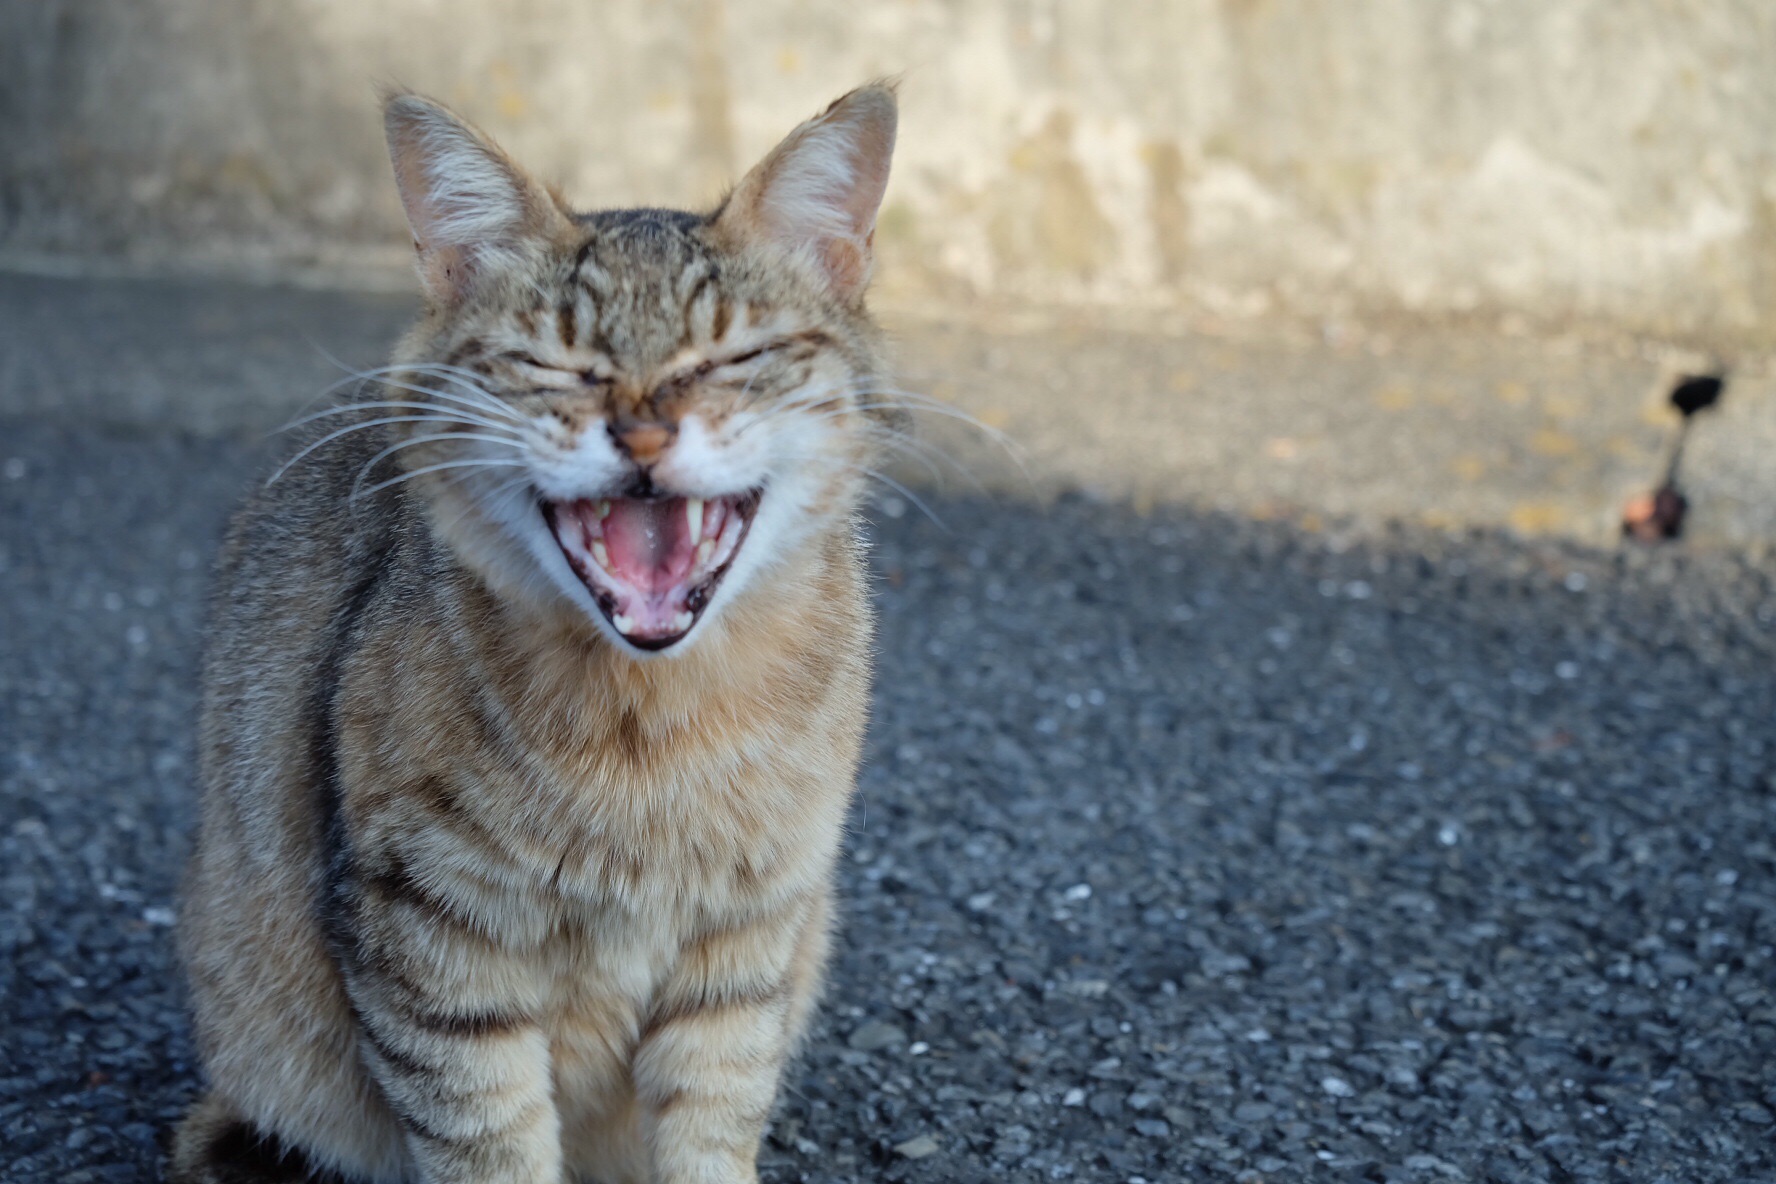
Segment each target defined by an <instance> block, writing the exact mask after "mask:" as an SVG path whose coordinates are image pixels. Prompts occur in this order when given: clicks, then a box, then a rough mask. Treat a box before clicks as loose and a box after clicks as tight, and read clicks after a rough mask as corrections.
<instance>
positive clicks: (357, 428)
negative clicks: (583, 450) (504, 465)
mask: <svg viewBox="0 0 1776 1184" xmlns="http://www.w3.org/2000/svg"><path fill="white" fill-rule="evenodd" d="M364 406H366V407H370V406H374V404H364ZM399 406H418V404H399ZM467 422H469V421H468V420H458V419H452V418H450V417H448V416H440V415H386V416H383V417H381V418H379V419H367V420H364V421H363V422H362V423H353V424H347V425H346V426H345V427H342V428H340V429H338V430H337V431H333V432H328V433H327V434H326V435H325V436H322V437H321V438H320V439H319V440H316V441H314V442H313V443H312V444H310V445H308V446H307V447H306V448H304V449H303V450H302V451H301V452H298V453H297V454H296V455H295V456H292V457H291V458H290V459H289V460H287V461H285V462H284V463H283V464H281V465H279V466H278V470H277V472H275V473H273V474H272V475H271V477H270V478H269V479H267V480H266V482H265V484H267V485H273V484H276V482H277V479H278V478H279V477H282V476H283V475H284V474H285V473H286V472H288V471H289V469H290V466H291V465H294V464H295V463H296V462H297V461H299V460H301V459H302V458H303V457H305V456H307V455H308V454H309V453H311V452H313V451H314V450H315V449H317V448H321V447H323V446H325V445H327V444H330V443H332V442H333V441H334V440H337V439H339V437H341V436H349V435H351V434H352V433H353V432H361V431H363V430H365V429H366V428H374V427H379V426H381V425H382V424H385V423H467ZM510 443H512V444H514V445H516V444H518V443H519V441H517V440H512V441H510Z"/></svg>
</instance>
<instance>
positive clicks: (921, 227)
mask: <svg viewBox="0 0 1776 1184" xmlns="http://www.w3.org/2000/svg"><path fill="white" fill-rule="evenodd" d="M880 74H902V75H904V78H905V85H904V91H903V94H904V100H905V111H904V117H903V119H904V122H903V134H902V148H901V152H900V156H899V160H898V164H897V171H896V177H895V181H894V184H893V186H892V188H891V190H890V195H889V202H888V206H887V208H886V210H885V213H884V215H883V219H882V225H881V242H882V245H883V251H884V256H885V262H886V269H887V272H888V275H889V279H890V282H892V283H894V284H896V285H898V286H900V287H902V288H903V289H905V290H909V291H932V292H936V293H940V294H947V295H951V296H956V295H964V296H989V297H1003V298H1010V299H1041V300H1052V299H1060V300H1093V301H1098V300H1110V301H1128V302H1138V303H1147V304H1164V303H1169V302H1186V303H1190V304H1194V305H1197V306H1205V305H1206V306H1208V307H1210V308H1216V309H1229V310H1258V309H1264V308H1277V307H1281V308H1289V309H1293V310H1296V311H1304V312H1309V313H1337V312H1340V311H1343V310H1403V311H1408V312H1429V313H1446V312H1466V311H1474V312H1479V313H1483V314H1489V315H1490V314H1504V313H1516V314H1519V315H1522V316H1525V317H1527V318H1530V319H1532V320H1555V321H1558V320H1562V319H1566V318H1573V317H1577V318H1582V319H1586V320H1602V321H1605V322H1609V323H1614V324H1618V325H1621V326H1623V327H1627V328H1633V329H1644V330H1652V331H1657V332H1669V333H1680V334H1689V335H1694V336H1697V337H1699V338H1702V339H1719V340H1722V341H1755V342H1758V343H1761V344H1776V4H1771V3H1769V0H879V2H876V0H872V2H871V3H867V4H835V3H814V2H813V0H505V2H503V3H489V2H488V0H382V2H380V3H368V2H366V0H0V255H3V256H5V257H10V258H12V259H13V260H15V261H17V260H24V259H28V258H33V257H41V256H44V255H68V254H72V255H75V256H80V257H90V256H100V257H117V256H123V257H131V258H137V259H146V260H162V261H165V260H173V261H183V262H195V263H198V264H217V263H219V264H224V265H233V264H239V263H242V262H252V261H266V262H271V263H274V264H287V263H316V262H318V263H322V264H342V263H345V264H352V263H363V262H365V261H366V260H393V259H395V258H397V257H398V255H399V252H400V250H401V249H402V244H404V242H405V234H404V231H403V229H402V227H401V223H400V216H399V212H398V209H397V207H396V204H395V201H394V195H393V187H392V185H391V184H390V183H389V181H388V179H387V169H386V162H385V159H384V157H383V154H382V148H381V144H380V141H379V130H378V123H377V119H376V117H375V110H374V98H373V93H374V87H375V85H376V84H377V83H379V82H401V83H405V84H407V85H410V86H413V87H416V88H418V89H421V90H425V91H427V92H429V93H432V94H435V95H437V96H438V97H440V98H443V99H445V100H447V101H450V102H452V103H455V104H456V105H458V106H459V107H460V108H461V109H462V110H463V111H464V112H465V113H467V114H468V115H470V116H471V117H473V118H475V119H476V120H478V121H480V122H481V123H483V124H484V125H485V126H486V127H487V128H488V129H489V130H491V131H492V132H493V133H494V134H495V135H496V136H498V137H499V138H500V139H501V140H502V141H503V142H505V143H506V144H507V146H508V147H509V148H511V149H512V150H513V151H514V153H515V154H516V155H518V156H519V158H520V159H522V160H524V161H526V162H528V163H529V164H531V165H532V166H533V167H534V168H535V170H536V171H537V172H538V173H539V174H540V175H542V176H544V177H545V178H547V179H549V180H552V181H555V182H557V183H559V184H560V185H561V186H562V187H563V188H564V189H565V190H566V191H567V192H568V193H569V194H570V195H571V196H572V197H574V198H575V199H576V200H579V201H581V202H583V203H586V204H615V203H637V202H647V203H680V204H682V203H699V202H707V201H709V200H711V199H712V198H714V197H715V196H716V195H717V194H718V193H719V192H720V190H721V187H722V185H723V183H724V182H725V181H726V180H727V179H728V178H730V177H731V176H732V175H733V173H734V172H735V170H736V169H738V168H741V167H744V165H745V164H746V163H747V162H748V161H750V160H751V159H752V158H754V157H755V156H757V155H758V154H760V153H762V152H763V151H764V150H765V149H766V148H767V147H768V146H769V145H770V144H771V143H772V142H773V140H774V139H775V137H776V136H778V135H780V134H781V133H782V132H783V131H784V130H786V129H787V128H788V127H789V126H791V125H792V124H794V123H795V122H796V121H797V120H798V119H800V118H802V117H804V116H805V115H807V114H809V113H810V112H812V111H814V110H817V109H818V108H819V107H820V106H821V105H823V104H824V103H825V102H826V101H827V100H828V99H829V98H831V97H832V96H833V95H835V94H837V93H839V92H840V91H842V90H844V89H846V88H847V87H849V86H851V85H854V84H855V83H856V82H858V81H860V80H862V79H866V78H869V77H872V76H875V75H880Z"/></svg>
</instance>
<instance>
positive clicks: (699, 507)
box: [685, 497, 703, 543]
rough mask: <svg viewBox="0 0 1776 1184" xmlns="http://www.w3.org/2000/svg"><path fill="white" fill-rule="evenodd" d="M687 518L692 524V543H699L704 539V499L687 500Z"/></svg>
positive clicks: (693, 498)
mask: <svg viewBox="0 0 1776 1184" xmlns="http://www.w3.org/2000/svg"><path fill="white" fill-rule="evenodd" d="M685 517H686V518H688V519H689V520H690V523H691V541H692V542H693V543H695V542H699V541H701V540H702V538H703V499H702V498H700V497H690V498H686V499H685Z"/></svg>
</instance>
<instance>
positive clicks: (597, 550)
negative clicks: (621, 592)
mask: <svg viewBox="0 0 1776 1184" xmlns="http://www.w3.org/2000/svg"><path fill="white" fill-rule="evenodd" d="M592 558H593V559H595V560H597V562H598V566H599V567H602V568H604V569H605V570H606V571H609V570H610V565H611V554H610V551H609V549H607V548H606V547H605V545H604V544H603V543H601V542H599V541H598V540H597V539H593V540H592Z"/></svg>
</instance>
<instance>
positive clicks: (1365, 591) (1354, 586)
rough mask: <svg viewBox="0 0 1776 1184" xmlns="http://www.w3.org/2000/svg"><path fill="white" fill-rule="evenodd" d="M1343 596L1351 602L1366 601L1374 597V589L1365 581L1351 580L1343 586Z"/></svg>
mask: <svg viewBox="0 0 1776 1184" xmlns="http://www.w3.org/2000/svg"><path fill="white" fill-rule="evenodd" d="M1344 594H1345V595H1346V596H1348V597H1350V598H1351V599H1352V600H1368V599H1369V598H1370V597H1371V596H1373V595H1375V589H1374V588H1371V587H1370V586H1369V582H1368V581H1367V580H1352V581H1351V582H1350V583H1348V584H1346V585H1345V586H1344Z"/></svg>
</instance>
